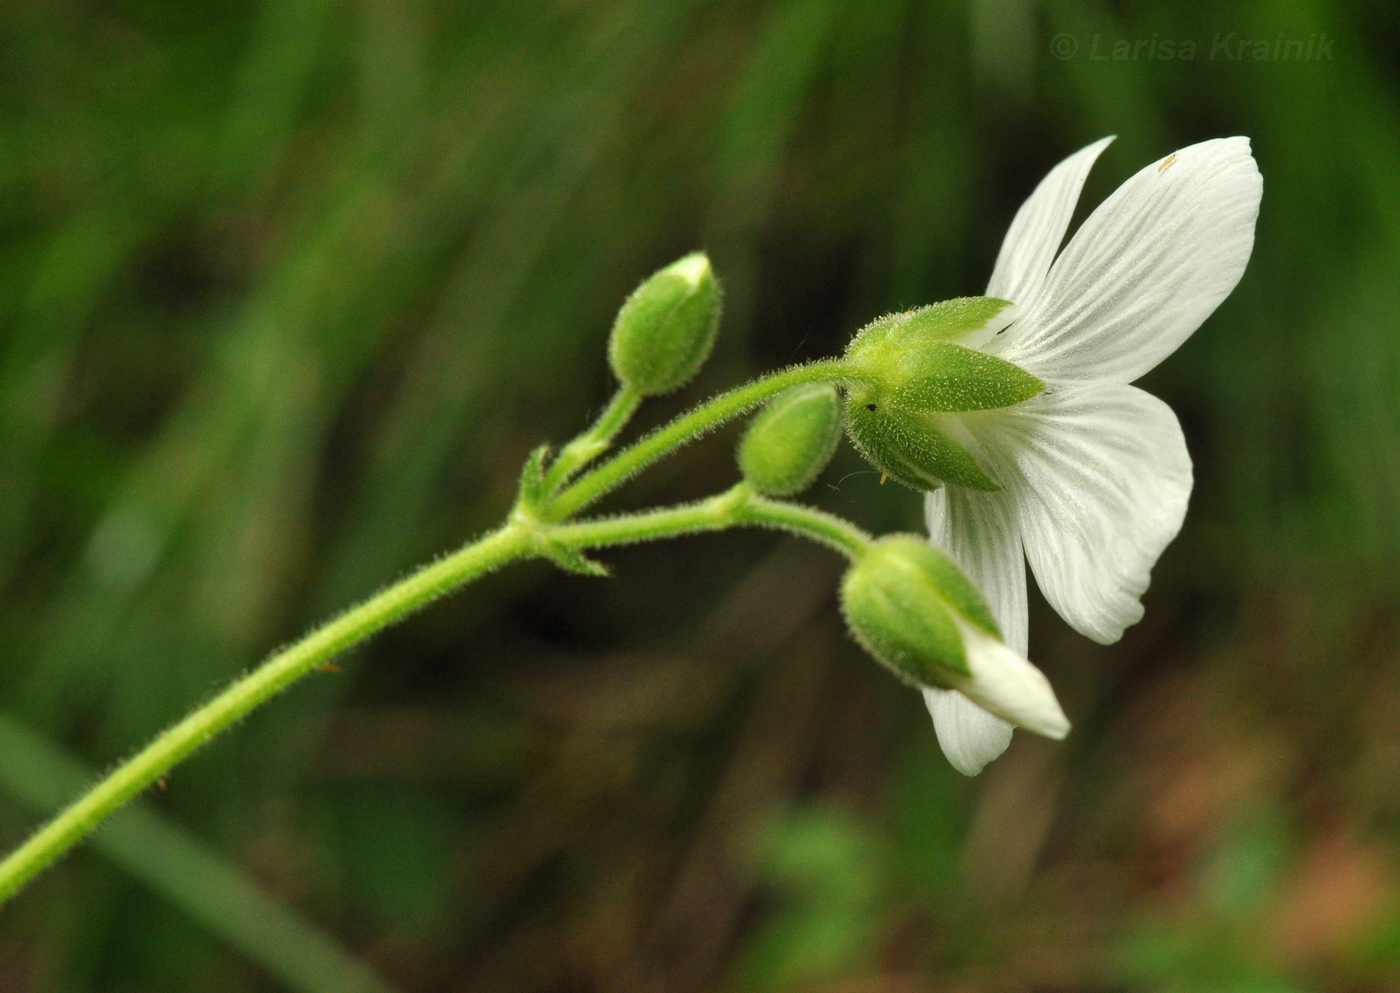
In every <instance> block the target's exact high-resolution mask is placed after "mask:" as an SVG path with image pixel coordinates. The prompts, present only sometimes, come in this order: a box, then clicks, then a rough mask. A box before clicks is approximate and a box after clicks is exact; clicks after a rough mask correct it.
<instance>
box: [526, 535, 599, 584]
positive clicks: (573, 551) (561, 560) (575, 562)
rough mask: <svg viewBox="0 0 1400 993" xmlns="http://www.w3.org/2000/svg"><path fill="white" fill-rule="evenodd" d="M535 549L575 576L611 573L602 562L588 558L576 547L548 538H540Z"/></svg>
mask: <svg viewBox="0 0 1400 993" xmlns="http://www.w3.org/2000/svg"><path fill="white" fill-rule="evenodd" d="M537 551H538V552H539V553H540V555H542V556H544V557H545V558H547V559H549V561H551V562H553V563H554V564H555V565H557V566H558V567H559V568H561V569H563V570H564V571H565V572H572V573H574V574H575V575H577V576H599V577H603V578H606V577H608V576H611V575H612V570H610V569H609V568H608V567H607V566H605V565H603V563H601V562H596V561H594V560H593V559H590V558H589V557H588V556H586V555H584V554H583V553H582V552H580V551H579V550H578V549H577V548H573V547H571V546H569V545H564V544H561V543H560V542H557V541H551V540H549V539H548V538H541V539H540V541H539V543H538V546H537Z"/></svg>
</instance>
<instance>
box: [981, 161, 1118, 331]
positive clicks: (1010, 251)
mask: <svg viewBox="0 0 1400 993" xmlns="http://www.w3.org/2000/svg"><path fill="white" fill-rule="evenodd" d="M1112 141H1113V137H1112V136H1111V135H1110V136H1109V137H1107V138H1100V139H1099V140H1098V141H1096V142H1094V143H1093V144H1092V145H1089V146H1088V147H1086V148H1081V149H1080V150H1079V151H1077V152H1075V153H1074V154H1073V155H1071V156H1070V157H1069V158H1067V159H1065V160H1064V161H1063V162H1061V163H1060V164H1059V165H1057V166H1056V167H1055V168H1053V169H1051V170H1050V172H1049V174H1048V175H1047V176H1046V177H1045V178H1044V179H1042V180H1041V181H1040V185H1039V186H1037V187H1036V188H1035V192H1034V193H1032V194H1031V195H1030V197H1029V198H1028V199H1027V200H1026V202H1025V203H1023V204H1021V209H1020V210H1018V211H1016V218H1015V219H1014V220H1013V221H1012V222H1011V227H1010V228H1009V229H1008V230H1007V232H1006V238H1005V239H1003V240H1002V243H1001V252H1000V253H999V254H998V255H997V264H996V268H994V269H993V270H992V278H991V281H990V282H989V283H988V284H987V296H989V297H999V298H1000V299H1002V300H1010V301H1012V302H1013V303H1015V304H1018V305H1019V306H1020V307H1021V308H1022V310H1024V309H1025V308H1027V307H1029V306H1030V305H1031V304H1033V303H1034V302H1035V301H1036V299H1037V298H1039V296H1040V289H1041V286H1042V285H1043V284H1044V282H1045V277H1046V275H1047V274H1048V273H1049V272H1050V263H1051V262H1053V261H1055V253H1056V252H1058V251H1059V250H1060V244H1061V243H1062V242H1063V241H1064V240H1065V232H1066V231H1067V230H1069V222H1070V218H1071V217H1073V216H1074V207H1075V204H1077V203H1078V202H1079V192H1080V191H1081V190H1082V189H1083V188H1084V180H1085V178H1086V177H1087V176H1088V175H1089V170H1090V169H1092V168H1093V166H1094V161H1095V160H1096V159H1098V157H1099V153H1101V152H1102V151H1103V150H1104V149H1105V148H1107V147H1108V146H1109V143H1110V142H1112Z"/></svg>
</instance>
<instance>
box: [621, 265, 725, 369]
mask: <svg viewBox="0 0 1400 993" xmlns="http://www.w3.org/2000/svg"><path fill="white" fill-rule="evenodd" d="M719 312H720V292H719V282H718V281H717V280H716V279H715V273H714V270H713V269H712V268H710V260H709V258H708V257H706V255H705V254H704V253H703V252H695V253H694V254H691V255H687V256H686V257H685V258H683V259H680V260H679V261H677V262H672V263H671V264H670V265H668V266H667V267H666V268H665V269H662V270H661V271H660V272H658V273H656V274H654V275H653V276H651V278H649V279H647V280H646V281H645V282H643V283H642V285H641V286H639V287H637V289H636V290H635V291H634V292H633V293H632V295H631V296H630V297H628V298H627V302H626V303H624V304H623V305H622V309H621V310H619V311H618V312H617V320H616V321H614V322H613V329H612V338H611V340H610V341H609V342H608V361H609V363H611V365H612V369H613V374H614V375H616V376H617V378H618V381H619V382H621V383H622V384H623V385H624V386H629V387H631V388H632V389H634V390H636V391H637V392H638V393H640V394H641V395H642V396H659V395H661V394H663V393H670V392H671V391H672V390H675V389H679V388H680V387H682V386H684V385H685V384H686V383H687V382H689V380H690V378H691V377H692V376H694V375H695V374H696V373H697V372H699V371H700V367H701V366H702V365H704V364H705V359H707V358H709V355H710V349H711V348H713V347H714V344H715V332H716V330H717V329H718V327H719Z"/></svg>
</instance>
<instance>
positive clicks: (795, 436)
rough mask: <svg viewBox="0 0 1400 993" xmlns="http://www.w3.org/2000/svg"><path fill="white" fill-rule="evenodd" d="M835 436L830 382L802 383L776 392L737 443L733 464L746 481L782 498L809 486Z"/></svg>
mask: <svg viewBox="0 0 1400 993" xmlns="http://www.w3.org/2000/svg"><path fill="white" fill-rule="evenodd" d="M840 440H841V402H840V400H838V399H837V396H836V387H835V386H833V385H831V384H829V383H808V384H805V385H802V386H794V387H791V388H790V389H787V390H784V391H783V392H782V393H779V394H778V395H777V396H776V397H775V398H774V399H773V400H772V401H771V402H770V403H769V404H768V406H767V407H765V408H764V409H763V411H762V413H760V414H759V415H758V416H757V417H755V418H754V420H753V423H752V424H751V425H749V430H748V431H747V433H745V435H744V440H743V441H742V442H740V443H739V469H740V471H741V472H743V474H744V479H745V480H746V481H747V482H748V484H749V485H750V486H752V487H753V488H754V489H756V490H758V491H759V492H760V493H766V494H768V495H769V496H776V497H785V496H792V495H793V494H795V493H801V492H802V491H803V490H805V489H806V488H807V487H809V486H811V485H812V483H813V481H814V480H815V479H816V478H817V476H818V474H820V473H821V471H822V470H823V469H825V468H826V464H827V463H828V462H830V461H831V456H832V455H833V454H834V453H835V452H836V443H837V442H838V441H840Z"/></svg>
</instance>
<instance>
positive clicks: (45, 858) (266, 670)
mask: <svg viewBox="0 0 1400 993" xmlns="http://www.w3.org/2000/svg"><path fill="white" fill-rule="evenodd" d="M530 549H531V536H530V534H529V533H528V531H526V530H524V529H522V528H520V527H518V526H515V525H507V526H506V527H504V528H502V529H500V530H499V531H494V532H492V533H491V534H488V535H487V536H486V537H484V538H482V539H480V540H479V541H476V542H473V543H472V544H470V545H467V546H465V547H464V548H462V549H460V550H459V551H456V552H454V553H452V554H451V555H448V556H446V557H444V558H441V559H438V560H437V561H436V562H433V563H431V564H429V565H426V566H424V567H423V568H421V569H419V570H418V571H417V572H415V573H413V574H412V575H410V576H408V577H407V578H406V579H404V580H402V581H401V582H398V583H395V584H394V585H393V586H390V587H388V588H387V589H385V590H383V591H381V592H380V593H377V594H375V595H374V596H372V597H370V598H369V599H368V600H366V601H364V602H363V603H361V604H360V605H359V606H356V607H352V608H350V609H349V610H347V611H346V612H345V613H343V614H341V615H340V616H339V617H337V618H335V619H334V620H332V621H330V622H328V623H326V624H325V625H323V626H321V627H319V628H317V629H316V630H315V631H313V632H311V634H309V635H307V636H306V637H305V638H303V639H301V640H300V641H298V642H297V643H296V644H294V645H292V646H291V647H289V648H286V649H283V650H282V651H280V652H278V653H277V654H275V655H273V656H272V657H271V658H269V659H268V660H267V661H265V662H264V663H263V664H262V665H260V666H259V667H258V668H256V669H254V670H253V671H252V672H250V673H248V674H247V675H245V676H243V677H242V678H241V679H238V680H237V681H235V682H234V683H233V685H231V686H229V687H228V688H227V689H226V690H224V691H223V692H222V693H220V694H219V695H218V696H216V697H214V698H213V699H212V700H210V701H209V702H208V703H206V704H204V705H203V706H201V707H200V708H199V709H197V710H195V711H194V712H193V713H192V714H190V715H189V716H188V717H186V718H185V719H184V720H182V721H181V722H180V723H178V724H176V725H174V726H173V727H170V728H168V729H166V730H165V731H164V732H162V733H161V734H160V736H159V737H157V738H156V739H155V740H154V741H153V742H151V743H150V744H149V745H147V746H146V747H145V748H144V749H142V750H141V751H139V752H137V753H136V755H134V756H132V757H131V758H130V759H127V760H126V761H125V762H123V763H122V764H121V765H120V766H118V767H117V768H116V769H115V770H114V771H113V772H112V773H111V774H110V775H108V776H107V777H106V778H105V779H103V780H102V781H101V782H100V783H98V784H97V785H96V786H95V787H93V788H92V789H91V790H90V791H88V792H87V793H86V794H85V795H84V796H82V797H81V798H79V799H78V800H77V801H76V802H75V803H74V804H73V805H72V806H70V807H69V808H68V809H67V810H64V811H63V812H62V813H61V814H59V815H58V816H57V817H55V818H54V819H53V820H51V821H49V823H48V824H46V825H44V826H43V827H42V828H40V829H39V830H38V831H37V832H35V833H34V834H33V835H32V836H31V837H30V838H29V840H28V841H26V842H25V843H24V844H23V845H21V846H20V847H19V848H17V849H16V850H15V851H14V852H12V853H11V854H10V856H9V857H8V858H6V859H5V861H4V862H0V902H4V901H5V900H7V899H8V898H9V897H10V896H12V895H13V894H14V893H15V892H16V891H17V890H18V889H19V888H20V887H21V886H23V885H24V884H25V883H26V882H28V881H29V880H30V879H31V878H33V876H34V875H35V874H36V873H38V872H39V871H40V870H42V869H43V868H44V867H45V866H47V865H49V864H50V863H51V862H53V860H54V859H56V858H57V857H58V856H59V855H61V854H63V853H64V852H65V851H67V850H68V849H69V848H71V847H72V846H73V845H74V844H76V843H77V842H78V841H79V840H81V839H82V837H83V836H84V835H86V834H87V833H88V832H89V831H91V830H92V829H93V828H94V827H96V826H97V825H98V824H99V823H101V821H102V820H103V819H104V818H106V817H107V816H108V815H109V814H111V813H112V812H113V811H115V810H117V809H118V808H120V807H121V806H123V805H124V804H125V803H126V802H127V801H128V800H130V799H131V798H132V797H134V796H136V794H138V793H140V792H141V791H142V790H143V789H145V788H146V787H147V786H149V785H150V784H151V783H153V782H155V781H156V780H157V779H159V778H160V777H161V776H163V775H165V774H166V773H167V772H169V771H170V769H171V768H173V767H174V766H175V765H176V763H178V762H180V761H181V760H183V759H184V758H186V757H187V756H188V755H189V754H190V753H191V752H193V751H195V750H196V749H198V748H199V747H200V746H202V745H204V744H205V743H207V742H208V741H210V740H211V739H212V738H214V737H215V736H216V735H218V734H219V732H221V731H223V730H225V729H226V728H228V727H229V726H230V725H232V724H234V723H236V722H237V721H239V720H241V719H242V718H243V717H246V716H247V715H248V714H249V713H250V712H251V711H253V710H254V709H255V708H257V707H258V706H260V705H261V704H263V703H265V702H267V700H269V699H270V698H271V697H273V696H275V695H276V694H277V693H279V692H281V691H282V690H284V689H286V688H287V687H288V686H289V685H291V684H292V683H294V682H296V681H297V680H298V679H300V678H301V677H303V676H305V675H306V674H307V673H309V672H311V671H313V670H314V669H316V668H317V667H318V666H320V665H322V664H324V663H325V662H326V661H328V660H329V659H331V658H333V657H335V656H336V655H338V654H340V653H341V652H343V651H345V650H346V649H347V648H350V647H352V646H353V645H357V644H359V643H360V642H362V641H364V640H365V639H366V638H368V637H370V636H371V635H373V634H374V633H375V632H377V631H380V630H382V629H383V628H385V627H387V626H388V625H390V624H392V623H394V622H395V621H397V620H399V619H401V618H403V617H404V616H406V615H407V614H410V613H412V612H413V611H415V610H418V609H419V608H420V607H423V606H424V605H426V604H428V603H431V602H432V601H433V600H436V599H437V598H438V597H440V596H442V595H444V594H445V593H449V592H451V591H452V590H454V589H456V588H458V587H459V586H462V585H463V584H465V583H468V582H471V581H472V580H473V579H476V578H477V577H479V576H481V575H483V574H485V573H487V572H490V571H491V570H493V569H496V568H498V567H500V566H502V565H504V564H506V563H507V562H510V561H513V560H515V559H518V558H522V557H524V556H526V555H528V554H530Z"/></svg>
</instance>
